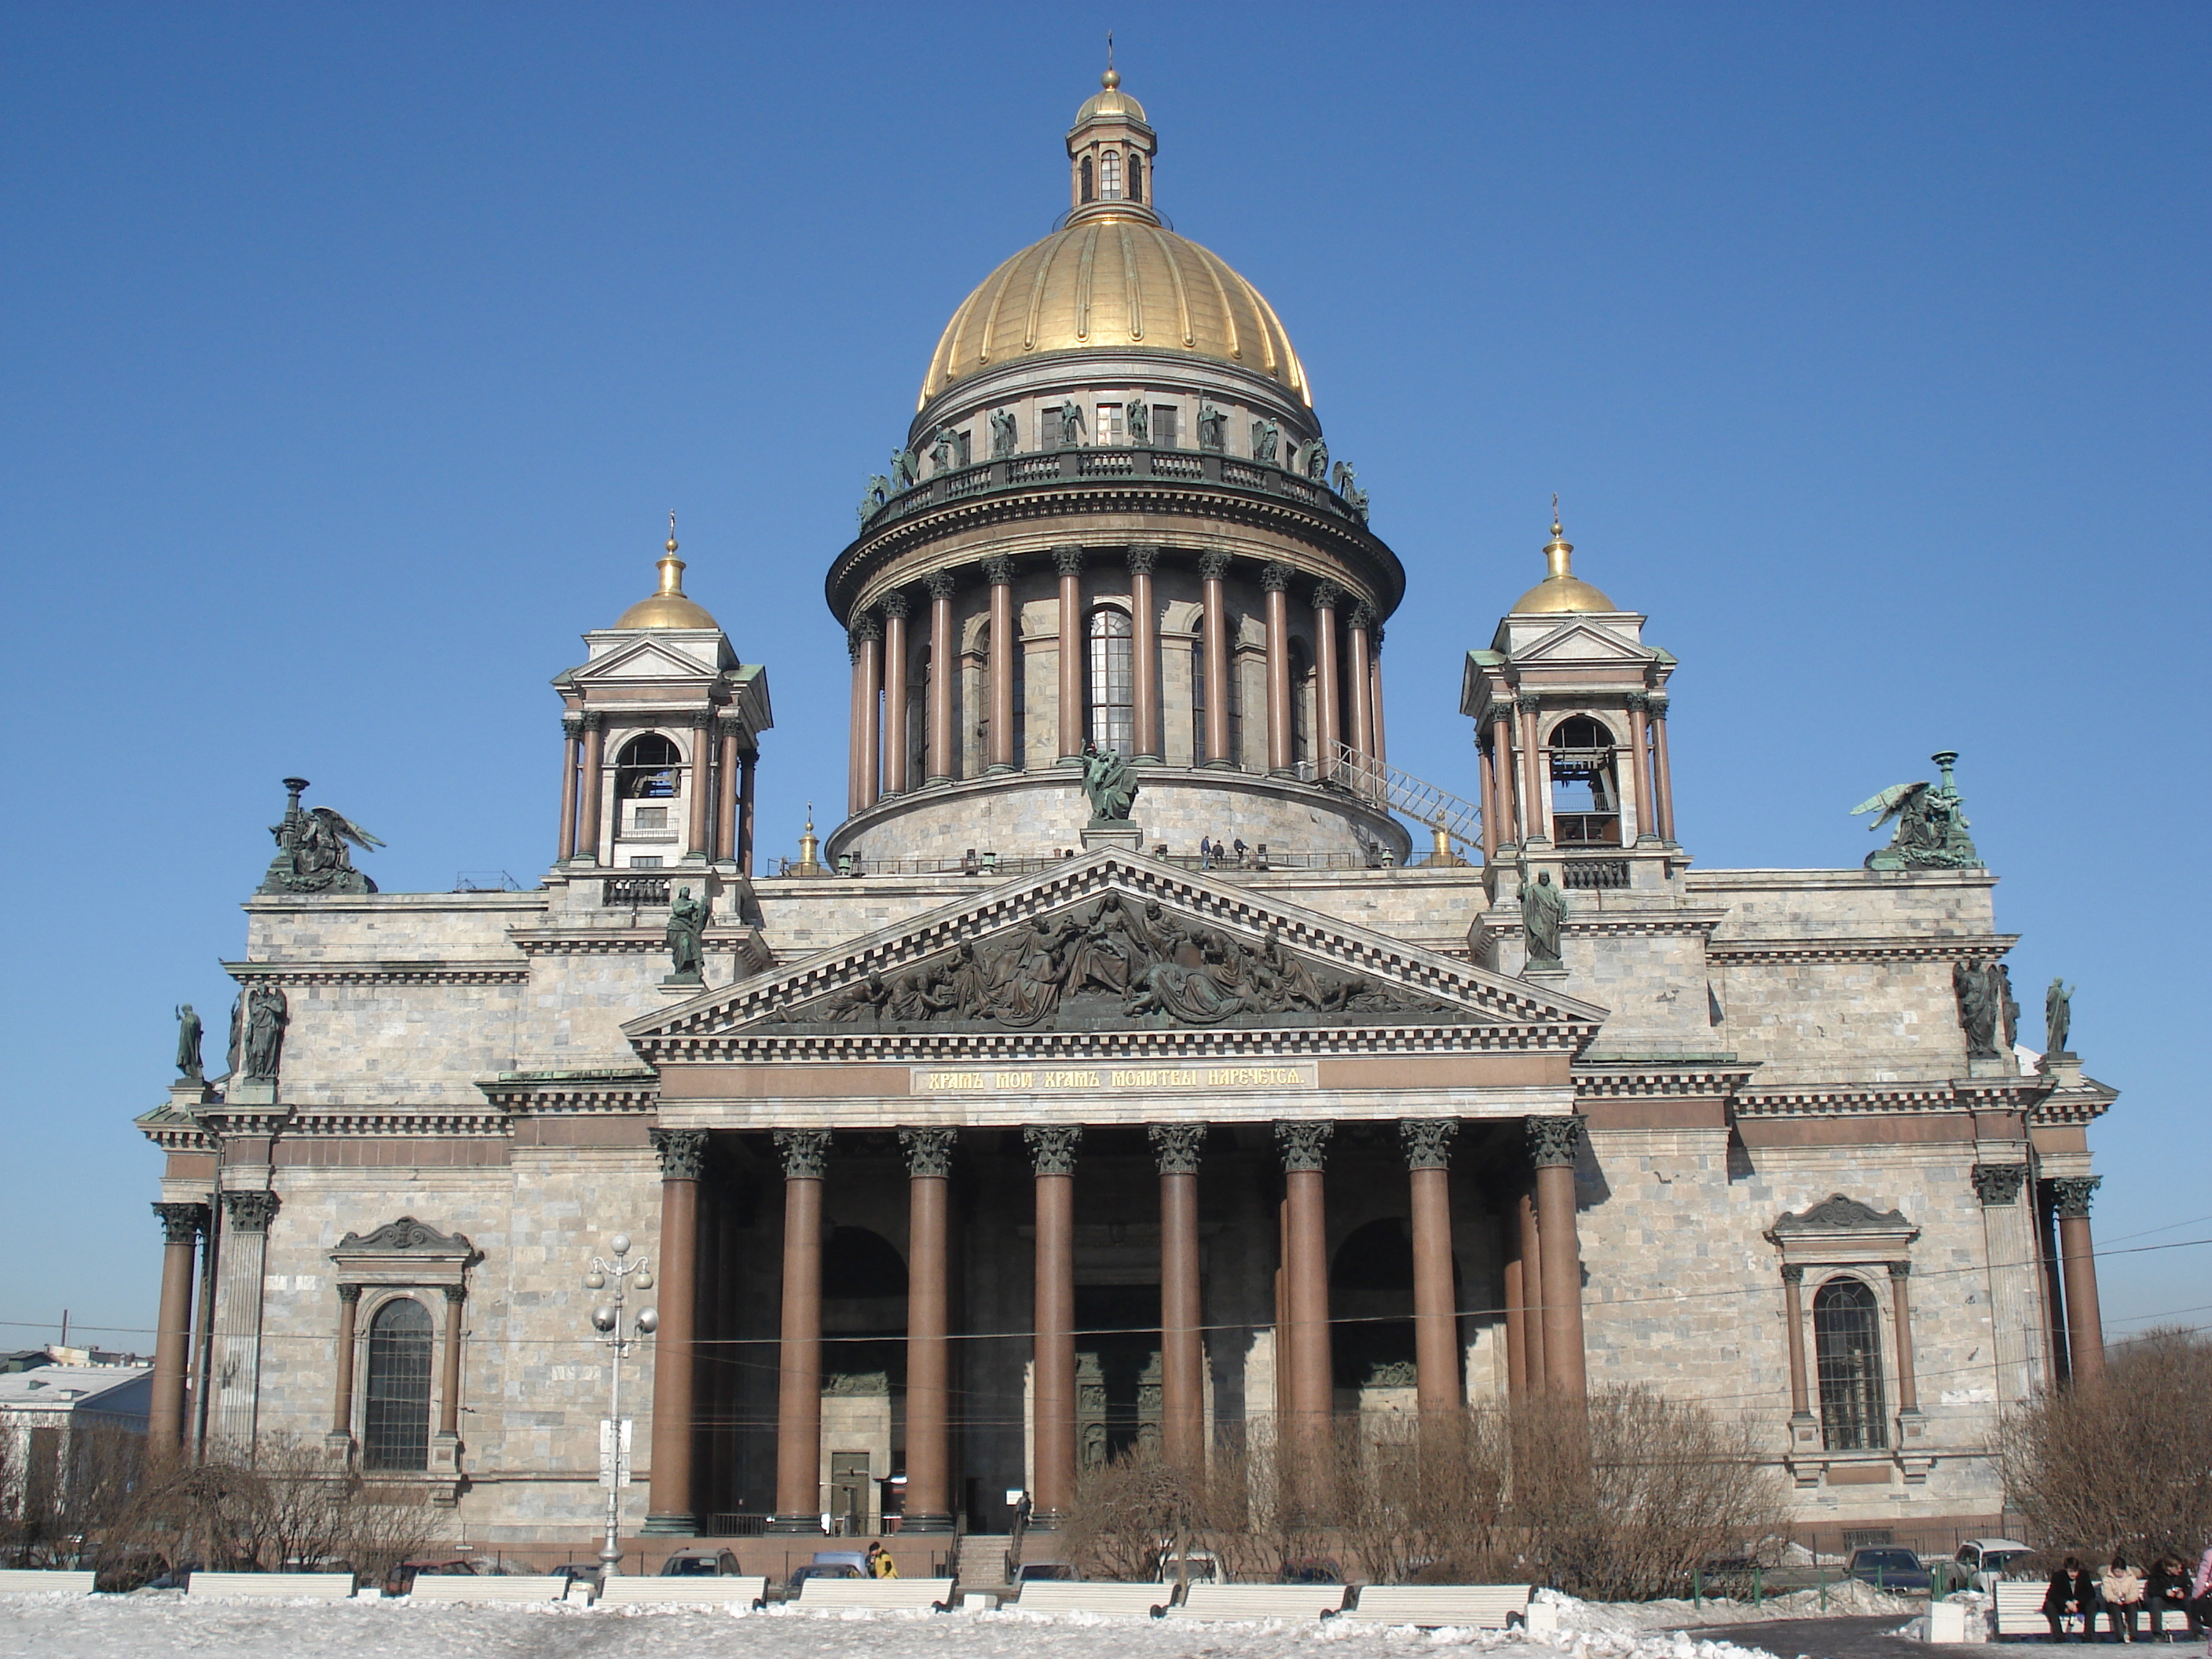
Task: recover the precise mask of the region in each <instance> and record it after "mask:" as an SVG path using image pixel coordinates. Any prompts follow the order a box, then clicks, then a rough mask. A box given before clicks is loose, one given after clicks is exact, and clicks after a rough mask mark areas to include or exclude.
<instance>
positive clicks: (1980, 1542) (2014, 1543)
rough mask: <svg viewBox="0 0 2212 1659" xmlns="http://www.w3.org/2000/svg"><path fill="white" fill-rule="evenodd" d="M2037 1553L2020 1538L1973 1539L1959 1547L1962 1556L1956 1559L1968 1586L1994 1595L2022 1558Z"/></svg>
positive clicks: (1959, 1554) (1958, 1555)
mask: <svg viewBox="0 0 2212 1659" xmlns="http://www.w3.org/2000/svg"><path fill="white" fill-rule="evenodd" d="M2033 1553H2034V1552H2033V1551H2032V1550H2030V1549H2029V1548H2028V1547H2027V1545H2025V1544H2023V1543H2021V1541H2020V1540H2018V1539H2017V1538H1969V1539H1968V1540H1967V1541H1966V1542H1965V1543H1963V1544H1961V1545H1960V1546H1959V1553H1958V1554H1957V1555H1955V1556H1954V1557H1953V1558H1952V1559H1954V1561H1956V1562H1957V1563H1958V1564H1959V1568H1960V1571H1961V1572H1962V1573H1964V1574H1965V1576H1966V1583H1968V1584H1970V1585H1971V1586H1972V1587H1973V1588H1974V1589H1978V1590H1982V1591H1984V1592H1985V1593H1994V1591H1995V1589H1996V1582H1997V1580H1998V1579H2000V1578H2002V1577H2004V1576H2005V1570H2006V1569H2007V1568H2008V1567H2009V1566H2011V1565H2012V1564H2013V1563H2014V1562H2015V1561H2017V1560H2018V1559H2020V1558H2021V1557H2022V1556H2024V1555H2032V1554H2033Z"/></svg>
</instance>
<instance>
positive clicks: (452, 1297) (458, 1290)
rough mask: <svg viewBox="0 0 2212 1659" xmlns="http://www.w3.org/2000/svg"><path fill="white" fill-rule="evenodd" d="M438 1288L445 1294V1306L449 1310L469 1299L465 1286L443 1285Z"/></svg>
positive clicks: (467, 1289) (467, 1288)
mask: <svg viewBox="0 0 2212 1659" xmlns="http://www.w3.org/2000/svg"><path fill="white" fill-rule="evenodd" d="M439 1288H440V1289H441V1290H442V1291H444V1292H445V1293H446V1305H447V1307H449V1308H451V1307H456V1306H458V1305H459V1304H461V1303H464V1302H465V1301H467V1300H468V1299H469V1287H468V1286H467V1285H441V1286H440V1287H439Z"/></svg>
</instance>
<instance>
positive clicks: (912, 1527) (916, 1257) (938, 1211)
mask: <svg viewBox="0 0 2212 1659" xmlns="http://www.w3.org/2000/svg"><path fill="white" fill-rule="evenodd" d="M898 1135H899V1145H900V1146H902V1147H903V1148H904V1149H905V1151H906V1174H907V1182H906V1190H907V1292H906V1519H905V1520H904V1521H902V1522H901V1523H900V1525H901V1528H902V1530H904V1531H907V1532H951V1530H952V1432H951V1428H952V1425H951V1404H952V1340H951V1327H950V1322H949V1318H948V1314H949V1310H950V1306H951V1283H950V1280H951V1274H950V1272H949V1267H950V1244H949V1237H950V1235H949V1231H948V1228H947V1222H946V1216H947V1212H948V1207H949V1206H948V1202H947V1197H948V1188H949V1187H950V1185H951V1174H952V1148H953V1143H954V1142H955V1141H956V1140H957V1139H958V1132H957V1131H956V1130H952V1129H901V1130H900V1131H899V1132H898Z"/></svg>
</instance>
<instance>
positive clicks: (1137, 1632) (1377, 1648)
mask: <svg viewBox="0 0 2212 1659" xmlns="http://www.w3.org/2000/svg"><path fill="white" fill-rule="evenodd" d="M1582 1605H1583V1604H1577V1607H1580V1606H1582ZM1605 1611H1608V1612H1609V1611H1612V1609H1605ZM1677 1623H1680V1621H1679V1620H1678V1621H1677ZM1497 1648H1510V1649H1511V1650H1513V1652H1512V1653H1511V1654H1510V1655H1507V1656H1502V1659H1772V1656H1771V1655H1769V1654H1766V1653H1765V1652H1763V1651H1762V1650H1759V1649H1756V1648H1749V1647H1740V1646H1738V1645H1736V1644H1734V1643H1730V1642H1693V1641H1692V1640H1690V1639H1689V1638H1686V1637H1682V1636H1679V1635H1670V1634H1660V1633H1652V1632H1641V1633H1639V1632H1633V1631H1627V1630H1603V1629H1589V1628H1581V1629H1573V1630H1563V1631H1561V1632H1558V1633H1557V1634H1553V1635H1548V1636H1543V1637H1540V1638H1536V1639H1534V1640H1528V1639H1527V1638H1523V1637H1522V1635H1521V1634H1520V1632H1517V1631H1516V1632H1513V1633H1511V1634H1510V1635H1501V1634H1499V1633H1498V1632H1478V1631H1467V1630H1440V1631H1415V1630H1413V1629H1410V1628H1400V1629H1395V1630H1393V1629H1376V1628H1375V1627H1372V1626H1362V1625H1342V1624H1339V1623H1337V1622H1336V1621H1334V1620H1330V1621H1328V1622H1327V1623H1316V1622H1314V1621H1310V1620H1297V1621H1295V1622H1286V1621H1279V1620H1271V1621H1268V1622H1267V1623H1261V1624H1228V1623H1223V1624H1204V1625H1199V1624H1183V1623H1180V1622H1172V1623H1162V1622H1158V1621H1149V1620H1126V1619H1100V1618H1096V1617H1092V1616H1090V1615H1087V1614H1082V1613H1070V1614H1060V1615H1047V1614H1037V1613H1015V1612H1006V1613H862V1612H853V1613H843V1614H836V1613H799V1612H798V1611H796V1610H787V1609H785V1608H782V1607H775V1608H770V1609H769V1610H768V1611H766V1612H762V1613H724V1612H707V1611H703V1610H696V1609H690V1608H678V1607H625V1608H621V1609H616V1608H595V1609H586V1608H583V1607H568V1606H566V1605H563V1604H561V1603H557V1602H551V1603H547V1604H546V1605H544V1606H543V1607H451V1606H447V1607H410V1606H409V1605H408V1604H407V1603H406V1602H404V1601H384V1602H343V1601H341V1602H327V1601H325V1602H310V1601H294V1602H276V1603H271V1602H266V1601H227V1602H226V1601H213V1600H204V1601H191V1600H189V1599H187V1598H185V1597H184V1596H183V1595H172V1594H168V1593H156V1594H153V1595H128V1596H109V1595H98V1596H58V1595H7V1596H0V1653H21V1654H36V1655H38V1656H39V1659H598V1656H600V1655H609V1656H612V1655H616V1654H619V1655H621V1656H622V1659H732V1656H741V1659H1296V1656H1299V1655H1310V1656H1314V1659H1322V1656H1326V1659H1416V1656H1419V1655H1422V1654H1425V1653H1428V1652H1431V1651H1432V1650H1439V1649H1444V1650H1462V1651H1467V1652H1472V1653H1480V1652H1485V1651H1487V1650H1491V1649H1497Z"/></svg>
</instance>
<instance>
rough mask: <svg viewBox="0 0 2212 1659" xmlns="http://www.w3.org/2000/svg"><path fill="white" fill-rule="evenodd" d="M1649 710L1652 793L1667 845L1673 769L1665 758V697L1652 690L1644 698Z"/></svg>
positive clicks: (1670, 833)
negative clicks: (1653, 740)
mask: <svg viewBox="0 0 2212 1659" xmlns="http://www.w3.org/2000/svg"><path fill="white" fill-rule="evenodd" d="M1646 702H1647V705H1648V706H1649V707H1650V710H1651V723H1652V729H1653V731H1654V732H1656V742H1655V743H1654V744H1653V745H1652V755H1651V771H1652V774H1653V777H1654V779H1655V784H1654V787H1653V789H1652V793H1653V794H1654V795H1655V796H1656V798H1657V801H1658V806H1659V839H1660V840H1662V841H1663V842H1666V843H1667V844H1668V846H1669V847H1672V846H1673V845H1674V766H1673V764H1672V763H1670V762H1669V761H1668V758H1667V699H1666V698H1665V697H1664V696H1661V695H1660V694H1659V693H1658V692H1656V691H1654V692H1652V693H1651V694H1650V697H1649V698H1647V699H1646Z"/></svg>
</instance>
